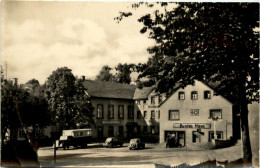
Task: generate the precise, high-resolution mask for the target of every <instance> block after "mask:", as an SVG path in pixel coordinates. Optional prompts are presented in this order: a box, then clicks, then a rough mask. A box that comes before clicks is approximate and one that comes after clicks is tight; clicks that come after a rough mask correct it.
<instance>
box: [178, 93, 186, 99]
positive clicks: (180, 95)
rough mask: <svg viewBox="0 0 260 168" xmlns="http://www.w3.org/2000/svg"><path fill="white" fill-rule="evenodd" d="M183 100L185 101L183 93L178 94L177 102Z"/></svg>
mask: <svg viewBox="0 0 260 168" xmlns="http://www.w3.org/2000/svg"><path fill="white" fill-rule="evenodd" d="M184 99H185V93H184V92H179V100H184Z"/></svg>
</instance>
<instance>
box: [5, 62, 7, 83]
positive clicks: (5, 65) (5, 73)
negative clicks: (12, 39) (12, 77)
mask: <svg viewBox="0 0 260 168" xmlns="http://www.w3.org/2000/svg"><path fill="white" fill-rule="evenodd" d="M5 77H6V80H7V61H6V62H5Z"/></svg>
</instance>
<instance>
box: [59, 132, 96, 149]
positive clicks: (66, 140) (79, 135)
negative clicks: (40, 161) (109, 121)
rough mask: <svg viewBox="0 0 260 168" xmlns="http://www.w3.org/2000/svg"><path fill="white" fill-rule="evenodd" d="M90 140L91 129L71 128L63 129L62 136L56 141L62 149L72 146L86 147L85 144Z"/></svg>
mask: <svg viewBox="0 0 260 168" xmlns="http://www.w3.org/2000/svg"><path fill="white" fill-rule="evenodd" d="M91 140H92V130H91V129H90V128H88V129H73V130H63V131H62V136H60V139H59V141H58V147H62V148H63V149H66V148H69V146H73V147H87V144H88V143H90V142H91Z"/></svg>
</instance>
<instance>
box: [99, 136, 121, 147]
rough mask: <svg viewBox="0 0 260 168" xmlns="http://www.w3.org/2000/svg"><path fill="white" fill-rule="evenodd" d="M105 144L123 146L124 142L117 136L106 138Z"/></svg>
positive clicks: (107, 145) (106, 145)
mask: <svg viewBox="0 0 260 168" xmlns="http://www.w3.org/2000/svg"><path fill="white" fill-rule="evenodd" d="M103 146H105V147H116V146H123V142H122V141H121V140H120V139H118V138H116V137H109V138H107V139H106V141H105V143H104V144H103Z"/></svg>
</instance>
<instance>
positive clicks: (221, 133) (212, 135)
mask: <svg viewBox="0 0 260 168" xmlns="http://www.w3.org/2000/svg"><path fill="white" fill-rule="evenodd" d="M216 135H217V137H216V138H217V139H223V132H222V131H216ZM212 139H214V131H209V142H210V141H211V140H212Z"/></svg>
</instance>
